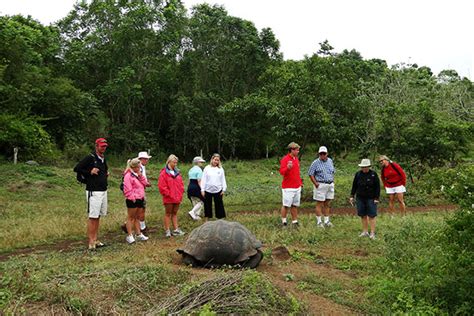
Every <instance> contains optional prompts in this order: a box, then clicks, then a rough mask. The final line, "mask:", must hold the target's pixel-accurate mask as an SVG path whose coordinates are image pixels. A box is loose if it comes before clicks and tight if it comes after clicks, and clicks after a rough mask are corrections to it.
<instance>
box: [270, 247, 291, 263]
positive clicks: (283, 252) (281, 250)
mask: <svg viewBox="0 0 474 316" xmlns="http://www.w3.org/2000/svg"><path fill="white" fill-rule="evenodd" d="M272 257H273V258H275V259H278V260H282V261H283V260H288V259H290V258H291V256H290V252H289V251H288V249H287V248H286V247H285V246H278V247H276V248H273V249H272Z"/></svg>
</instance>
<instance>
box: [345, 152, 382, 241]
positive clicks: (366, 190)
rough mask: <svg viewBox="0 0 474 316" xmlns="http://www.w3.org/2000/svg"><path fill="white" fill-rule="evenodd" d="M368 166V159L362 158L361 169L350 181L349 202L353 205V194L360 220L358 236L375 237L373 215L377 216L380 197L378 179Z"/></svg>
mask: <svg viewBox="0 0 474 316" xmlns="http://www.w3.org/2000/svg"><path fill="white" fill-rule="evenodd" d="M370 166H371V164H370V159H362V161H361V163H360V164H359V167H360V168H361V170H360V171H358V172H357V173H356V174H355V176H354V181H352V190H351V197H350V199H349V202H350V203H351V204H352V205H353V204H354V196H356V205H357V215H359V216H360V218H361V220H362V233H360V235H359V237H370V239H375V217H377V204H378V203H379V197H380V181H379V177H378V176H377V173H376V172H375V171H373V170H371V169H370ZM369 224H370V235H369V232H368V226H369Z"/></svg>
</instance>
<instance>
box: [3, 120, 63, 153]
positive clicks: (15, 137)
mask: <svg viewBox="0 0 474 316" xmlns="http://www.w3.org/2000/svg"><path fill="white" fill-rule="evenodd" d="M14 147H19V148H20V150H21V151H20V157H22V158H25V159H31V158H34V159H41V158H45V157H48V156H49V155H51V153H52V151H53V149H54V146H53V143H52V142H51V137H50V135H49V134H48V133H47V132H46V131H45V130H44V129H43V127H42V126H41V124H40V123H39V122H38V120H37V119H35V118H33V117H21V116H15V115H11V114H0V151H1V152H2V153H9V152H10V153H11V152H12V150H13V148H14Z"/></svg>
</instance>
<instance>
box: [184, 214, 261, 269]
mask: <svg viewBox="0 0 474 316" xmlns="http://www.w3.org/2000/svg"><path fill="white" fill-rule="evenodd" d="M261 247H262V243H261V242H260V241H259V240H257V238H256V237H255V236H254V234H252V233H251V232H250V231H249V230H248V229H247V228H245V226H243V225H242V224H240V223H237V222H229V221H226V220H223V219H220V220H217V221H212V222H206V223H204V224H202V225H201V226H199V227H197V228H195V229H194V230H193V231H192V232H191V233H190V234H189V237H188V239H187V240H186V244H185V245H184V248H183V249H178V250H177V252H178V253H180V254H182V256H183V262H184V263H185V264H186V265H192V266H193V267H206V268H214V267H220V266H222V265H231V266H240V267H243V268H256V267H257V266H258V264H259V263H260V261H261V260H262V258H263V253H262V252H261V251H260V248H261Z"/></svg>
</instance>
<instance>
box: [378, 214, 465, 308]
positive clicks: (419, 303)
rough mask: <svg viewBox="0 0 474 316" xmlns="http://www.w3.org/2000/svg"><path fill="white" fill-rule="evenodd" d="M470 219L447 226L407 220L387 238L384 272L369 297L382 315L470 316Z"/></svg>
mask: <svg viewBox="0 0 474 316" xmlns="http://www.w3.org/2000/svg"><path fill="white" fill-rule="evenodd" d="M473 235H474V213H473V212H472V211H466V210H461V211H458V212H456V213H455V214H454V215H453V216H452V217H451V218H449V219H448V220H447V221H446V223H442V222H440V223H438V222H434V223H433V222H431V223H430V222H424V221H420V220H418V221H415V220H414V219H407V220H406V221H405V222H404V224H403V225H401V226H400V227H399V228H398V229H396V230H394V231H391V232H387V233H386V235H385V239H386V242H387V247H386V250H385V252H386V263H385V266H386V270H385V273H384V275H383V276H379V277H378V278H377V279H376V281H375V283H376V284H375V286H374V287H373V292H372V293H371V296H373V297H374V298H375V300H377V301H378V302H379V303H380V305H382V306H387V308H388V309H389V310H388V311H387V312H401V313H414V314H438V313H446V312H448V313H453V314H473V313H474V307H473V305H472V304H471V303H472V297H473V295H474V290H473V289H474V266H473V264H472V262H474V241H473V240H472V236H473Z"/></svg>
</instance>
